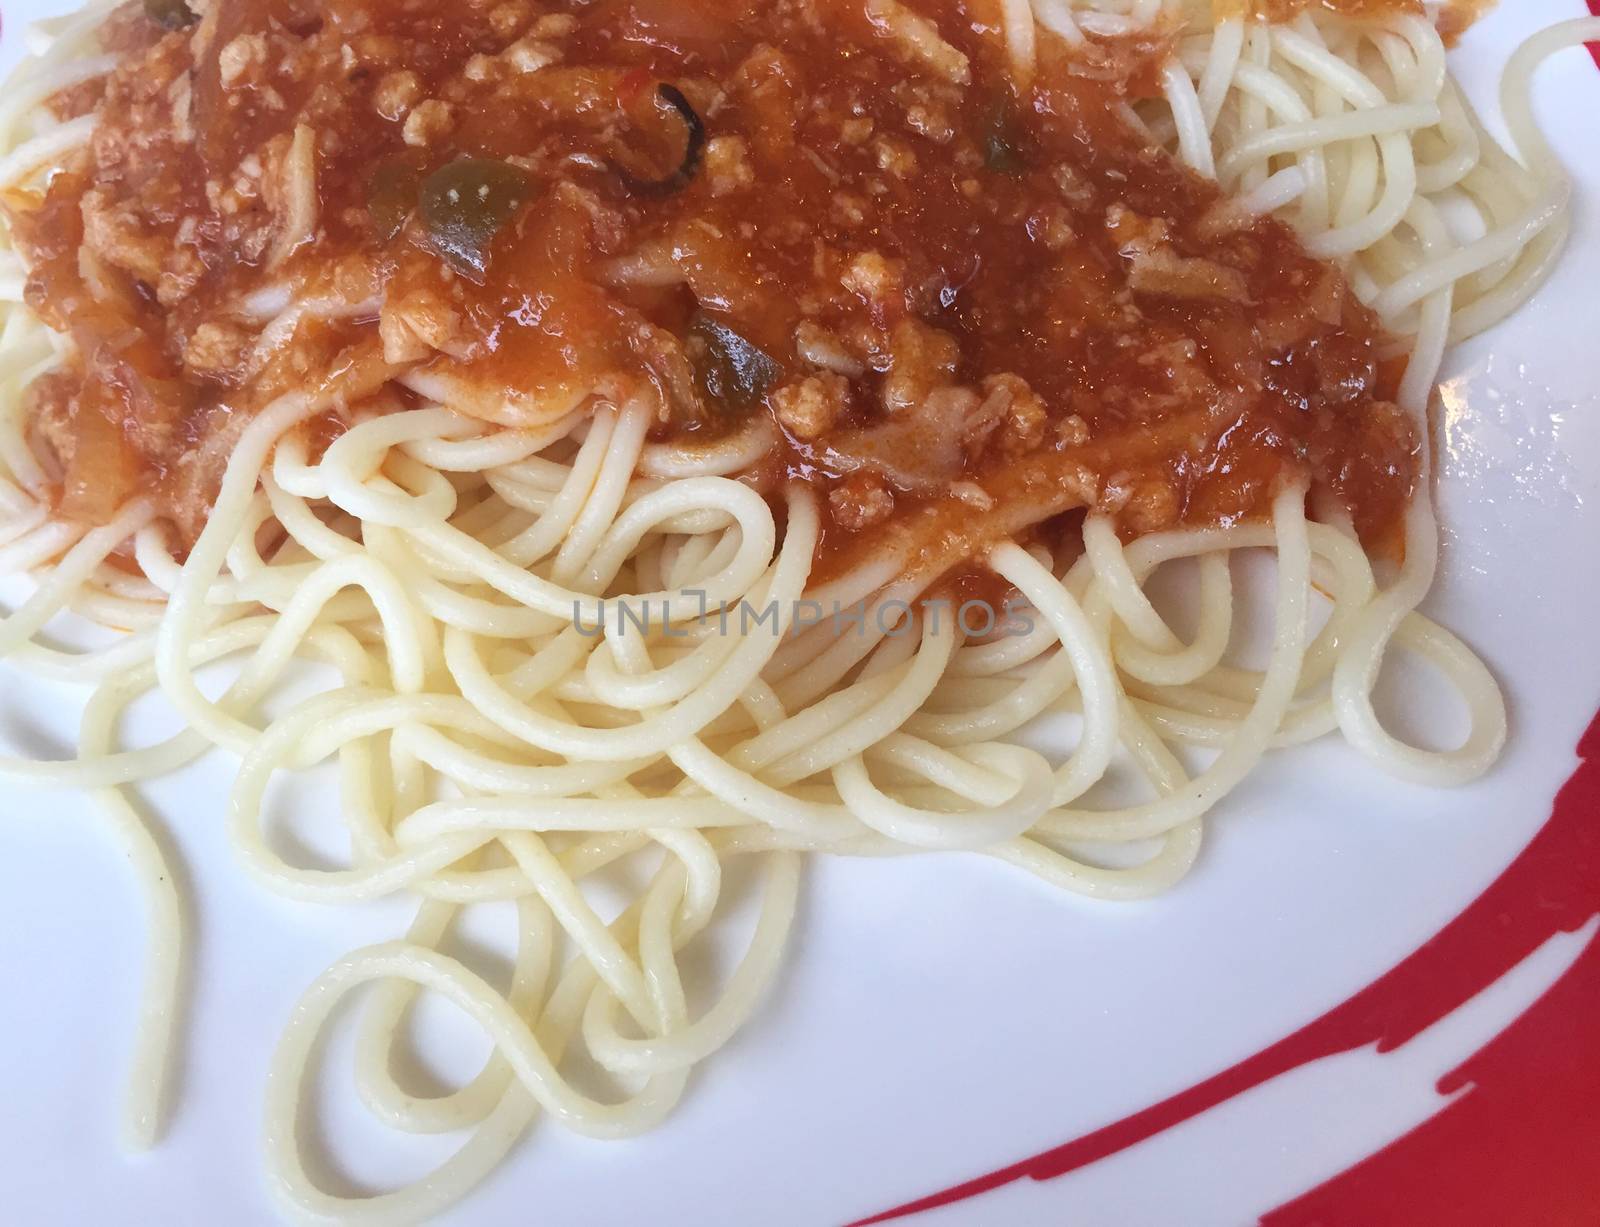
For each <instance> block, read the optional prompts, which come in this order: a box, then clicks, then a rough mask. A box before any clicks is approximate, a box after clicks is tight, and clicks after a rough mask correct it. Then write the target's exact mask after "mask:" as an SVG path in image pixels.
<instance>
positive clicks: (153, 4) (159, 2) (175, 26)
mask: <svg viewBox="0 0 1600 1227" xmlns="http://www.w3.org/2000/svg"><path fill="white" fill-rule="evenodd" d="M144 15H145V16H146V17H148V18H149V19H150V20H151V21H153V22H155V23H156V25H158V26H160V27H161V28H162V29H163V30H181V29H183V28H184V27H185V26H192V25H194V23H195V22H196V21H198V20H199V18H198V17H196V16H195V14H194V10H193V9H191V8H190V7H189V6H188V5H187V4H185V3H184V2H183V0H144Z"/></svg>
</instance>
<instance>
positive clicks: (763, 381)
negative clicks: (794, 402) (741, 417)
mask: <svg viewBox="0 0 1600 1227" xmlns="http://www.w3.org/2000/svg"><path fill="white" fill-rule="evenodd" d="M689 332H690V334H691V335H693V336H697V337H699V338H700V339H701V340H702V341H703V342H705V355H704V357H703V358H702V359H701V360H700V362H699V363H698V368H699V369H698V371H697V374H698V375H699V376H700V382H701V383H702V384H703V385H704V387H705V391H706V394H707V395H708V396H709V397H710V398H711V399H712V400H713V401H715V402H716V403H718V404H720V405H723V406H726V407H727V408H730V409H747V408H749V407H750V406H751V405H753V404H755V402H756V401H758V400H760V399H761V398H762V397H763V396H764V395H766V392H767V390H768V389H769V388H771V387H772V385H773V384H775V383H777V382H778V380H779V378H780V377H781V376H782V375H783V370H782V368H781V367H779V366H778V364H777V363H776V362H774V361H773V360H772V359H771V358H770V357H768V356H767V354H766V353H765V352H764V351H763V350H762V349H760V348H759V347H758V346H756V345H753V344H751V343H750V342H749V341H747V340H746V339H745V338H744V337H742V336H740V335H739V334H738V333H737V332H735V331H734V330H733V329H732V328H729V327H728V326H727V325H726V324H719V323H718V322H717V321H716V320H714V319H712V318H711V317H710V316H708V315H704V314H697V315H695V317H694V318H693V319H692V320H691V321H690V322H689Z"/></svg>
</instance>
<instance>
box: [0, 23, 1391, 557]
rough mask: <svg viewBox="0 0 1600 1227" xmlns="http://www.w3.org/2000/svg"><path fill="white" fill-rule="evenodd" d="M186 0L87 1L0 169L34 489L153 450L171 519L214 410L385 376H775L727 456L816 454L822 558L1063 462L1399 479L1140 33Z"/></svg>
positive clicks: (505, 416) (1117, 503) (1230, 485)
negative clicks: (59, 152)
mask: <svg viewBox="0 0 1600 1227" xmlns="http://www.w3.org/2000/svg"><path fill="white" fill-rule="evenodd" d="M1345 3H1346V4H1356V5H1361V4H1368V5H1370V4H1371V3H1372V0H1345ZM196 7H197V9H198V10H199V12H200V14H201V16H200V20H199V21H198V24H196V25H194V26H192V27H190V28H186V29H180V30H175V31H170V32H169V31H166V30H164V29H161V28H159V27H157V26H155V25H154V23H152V22H151V21H149V20H148V19H146V18H144V17H143V15H142V9H138V8H129V9H124V10H120V11H119V12H118V14H117V15H116V16H115V17H114V18H113V19H112V21H111V23H110V26H109V27H108V34H107V42H108V43H109V44H110V45H111V46H112V47H113V48H114V49H116V50H119V51H122V52H123V53H124V57H125V58H124V60H123V62H122V65H121V66H120V67H119V68H118V69H117V70H116V71H114V72H113V73H112V74H111V75H110V76H109V77H108V78H107V79H106V80H105V81H103V82H101V83H99V84H98V85H97V86H95V87H93V89H92V90H85V89H78V90H75V91H74V94H73V96H72V97H71V98H69V99H64V100H62V104H61V105H62V107H63V109H65V110H67V111H69V112H72V113H76V112H77V111H79V110H83V109H86V108H89V107H91V106H93V105H98V108H99V116H100V125H99V128H98V131H97V133H96V136H95V138H94V140H93V142H92V144H91V146H90V149H89V151H88V153H87V154H86V155H85V156H84V157H83V158H82V159H80V160H79V161H78V162H77V163H76V164H74V165H72V166H70V167H68V168H67V169H66V170H65V172H63V173H60V174H58V175H56V176H55V177H54V178H53V179H52V180H51V182H50V184H49V187H48V190H47V192H45V193H44V195H43V196H42V197H37V196H35V197H28V196H23V195H20V194H15V193H14V194H12V196H11V198H9V199H8V200H6V201H5V204H6V209H7V212H8V214H9V215H10V218H11V222H12V226H13V230H14V233H15V234H16V235H17V238H18V240H19V243H20V246H21V248H22V250H23V251H24V253H25V254H26V257H27V259H28V262H29V266H30V269H31V270H32V276H31V277H30V280H29V284H28V301H29V303H30V304H31V305H32V306H33V307H34V308H35V309H36V310H37V311H38V312H39V313H40V314H41V315H42V316H43V318H44V319H45V320H46V321H47V322H49V323H50V324H51V325H52V326H54V327H56V328H58V329H61V330H63V331H66V332H70V333H71V334H72V335H73V337H74V338H75V340H76V342H77V348H78V354H79V357H78V359H77V362H76V364H75V366H74V367H73V368H72V370H71V371H70V372H69V374H68V375H67V376H66V377H63V376H51V377H48V380H47V381H45V382H42V383H41V384H40V385H39V386H38V388H36V389H35V393H34V395H33V397H32V402H31V403H32V404H34V406H35V409H34V417H33V421H34V424H35V429H36V431H37V433H38V436H39V437H40V438H41V440H42V441H43V442H44V444H45V445H46V446H47V447H48V448H49V450H51V451H53V453H54V454H55V456H56V457H57V458H58V460H59V461H60V463H61V465H62V470H63V487H62V488H63V495H62V500H63V501H62V506H63V510H64V511H65V512H67V513H68V514H71V515H75V516H78V517H80V518H83V519H89V520H97V519H98V520H103V519H105V518H106V517H108V516H109V515H110V514H111V512H112V511H113V510H114V509H115V507H116V505H117V504H118V503H119V502H120V501H121V500H122V499H123V498H125V497H126V496H127V495H129V494H130V493H131V492H132V491H133V490H135V489H148V490H152V491H154V492H155V493H156V495H157V496H158V497H160V498H162V499H164V500H165V501H166V505H167V508H168V510H169V511H170V512H171V514H172V516H173V518H174V519H175V520H176V521H177V523H178V524H179V525H180V527H181V528H182V530H183V532H184V533H185V534H186V535H189V536H192V535H193V534H194V533H195V532H196V531H198V527H199V526H200V525H201V524H202V523H203V519H204V513H205V507H206V505H207V500H208V499H209V497H210V495H211V493H212V492H213V491H214V488H215V481H216V478H217V476H218V474H219V473H220V465H221V463H222V462H223V461H225V458H226V448H225V446H222V445H221V444H219V442H218V440H219V439H221V440H226V439H231V438H232V437H235V435H236V433H237V431H238V430H239V429H240V424H241V423H242V422H243V421H244V420H247V419H248V416H249V415H250V414H251V413H253V412H255V411H257V410H259V409H260V408H261V407H262V406H263V405H265V404H266V403H268V402H269V401H270V400H271V399H272V398H274V397H276V396H279V395H281V394H283V393H284V392H285V391H289V390H297V389H307V388H311V389H318V388H320V389H322V390H323V391H324V392H325V393H326V394H328V395H330V396H332V397H333V398H334V399H335V401H336V403H337V404H338V405H348V404H351V403H354V402H358V401H361V400H363V399H365V398H370V397H373V396H378V395H382V396H384V397H385V400H384V402H383V403H385V404H405V403H411V402H410V401H408V400H407V399H406V398H404V397H397V396H395V395H394V394H393V393H392V392H387V391H385V388H386V387H391V386H392V384H391V381H393V380H396V379H400V380H403V381H404V382H405V383H407V384H409V385H411V386H414V387H416V388H417V389H419V390H420V391H422V392H424V393H426V394H429V395H441V396H444V397H445V398H446V399H448V400H449V401H450V402H451V403H452V404H455V405H457V406H458V407H460V408H462V409H463V410H464V411H466V412H469V413H473V414H476V415H478V416H481V417H483V418H485V419H486V420H489V421H493V422H498V423H502V424H505V425H512V426H516V425H526V424H531V423H534V422H538V421H543V420H548V419H550V418H552V417H554V416H556V415H558V414H561V413H565V412H567V411H569V410H570V409H571V408H573V407H574V406H577V405H580V404H582V403H583V402H584V401H585V399H586V398H589V397H591V396H592V395H595V394H598V395H600V396H603V397H606V398H609V399H612V400H620V399H622V398H624V397H628V396H631V395H635V394H639V393H641V392H643V393H645V394H648V395H651V396H653V397H654V398H655V399H656V401H657V403H658V404H659V414H658V417H659V420H658V422H657V425H656V428H655V435H656V437H659V438H669V437H677V438H680V439H682V438H687V439H690V440H693V439H697V438H701V439H707V440H709V439H713V438H715V437H717V436H718V435H720V434H722V433H725V432H727V431H730V430H733V429H736V428H738V427H739V426H741V425H743V424H744V423H745V422H746V420H747V418H748V417H749V415H751V414H766V415H769V416H770V417H771V419H772V421H773V422H774V424H775V427H776V429H777V431H778V433H779V435H780V437H781V446H780V447H779V448H778V449H776V450H775V451H774V452H773V454H772V455H771V456H770V457H769V458H768V460H767V461H766V462H765V463H764V464H763V466H762V467H761V468H760V469H759V470H758V471H756V472H753V473H751V474H749V475H748V479H749V480H750V481H752V482H756V483H759V484H760V485H761V486H762V488H764V489H766V490H768V491H770V492H771V493H772V494H773V495H774V496H776V495H777V494H778V493H779V491H780V490H781V487H782V485H783V483H784V482H785V481H787V480H804V481H807V482H810V483H813V484H814V485H815V486H816V487H817V489H818V493H819V495H820V498H819V504H820V506H821V508H822V511H823V515H824V521H825V537H824V547H823V549H824V554H825V555H826V556H827V557H829V558H831V559H835V560H840V559H843V560H848V559H849V558H850V557H852V556H853V554H854V553H855V552H859V550H860V549H861V548H863V547H862V546H861V544H860V542H861V541H862V540H866V539H876V538H877V536H878V535H879V534H881V533H882V532H883V531H884V529H885V526H888V527H889V528H891V529H893V530H894V531H896V532H899V533H901V534H902V535H906V534H909V535H911V536H912V537H913V538H915V537H916V536H917V534H922V536H924V537H926V538H927V539H928V540H929V541H933V540H935V539H938V540H940V541H945V542H946V543H948V541H950V540H957V539H959V540H960V541H964V542H968V543H969V544H970V545H971V546H972V548H977V546H978V545H980V544H981V542H982V540H983V539H985V537H992V536H993V535H998V534H999V533H1001V532H1015V531H1019V530H1020V529H1021V528H1023V527H1026V526H1027V525H1028V524H1031V523H1034V522H1037V521H1041V520H1044V519H1046V518H1048V517H1051V516H1055V515H1057V514H1059V513H1061V512H1063V511H1065V510H1068V509H1070V508H1072V507H1074V506H1082V505H1084V504H1086V503H1087V504H1092V505H1097V506H1099V507H1101V508H1103V509H1105V510H1107V511H1109V512H1112V513H1114V514H1115V515H1116V516H1117V517H1118V519H1119V523H1120V525H1121V527H1122V529H1123V531H1124V532H1126V533H1128V534H1137V533H1143V532H1149V531H1153V530H1157V529H1161V528H1165V527H1170V526H1173V525H1179V524H1182V525H1198V524H1213V523H1225V522H1231V521H1233V520H1237V519H1239V518H1243V517H1249V516H1254V515H1258V514H1260V513H1261V512H1262V511H1263V510H1264V509H1265V508H1266V506H1267V505H1268V503H1269V501H1270V499H1271V497H1272V495H1273V494H1274V492H1275V491H1276V490H1277V489H1279V488H1280V486H1281V483H1282V482H1283V481H1285V480H1286V479H1288V478H1291V477H1298V476H1302V475H1303V476H1306V477H1309V478H1310V479H1311V480H1312V481H1313V482H1314V483H1316V484H1317V485H1318V486H1320V487H1322V488H1323V490H1324V491H1325V492H1327V493H1330V494H1331V495H1333V496H1334V497H1335V498H1337V499H1338V500H1340V501H1341V502H1343V503H1344V504H1345V505H1346V506H1348V507H1349V508H1350V510H1351V511H1352V513H1353V515H1354V518H1355V521H1356V524H1357V526H1358V527H1359V529H1360V530H1361V531H1362V533H1363V535H1364V536H1366V537H1367V538H1368V539H1369V540H1372V539H1375V538H1381V537H1383V535H1384V534H1386V533H1388V532H1390V531H1392V529H1393V528H1394V526H1395V524H1396V523H1397V521H1398V518H1399V515H1400V512H1401V511H1402V509H1403V508H1404V506H1405V505H1406V502H1407V500H1408V498H1409V496H1410V493H1411V490H1412V487H1413V484H1414V482H1415V480H1416V474H1417V440H1416V439H1415V437H1414V434H1413V432H1412V429H1411V426H1410V425H1409V423H1408V422H1407V421H1406V420H1405V419H1404V418H1403V417H1402V416H1401V415H1400V414H1399V413H1398V411H1397V410H1396V409H1395V407H1394V406H1393V405H1392V404H1391V403H1390V402H1389V401H1388V400H1387V399H1386V398H1385V395H1384V391H1383V390H1384V388H1385V387H1386V383H1387V381H1386V379H1385V373H1384V370H1383V364H1382V362H1381V361H1380V354H1381V353H1382V352H1383V351H1384V346H1385V340H1384V338H1383V337H1382V336H1381V335H1380V332H1379V329H1378V326H1377V324H1376V322H1375V320H1374V319H1373V317H1372V316H1371V315H1370V313H1368V312H1367V311H1366V310H1365V309H1364V308H1362V307H1361V306H1360V305H1359V304H1358V303H1357V302H1356V301H1355V300H1354V298H1353V297H1352V296H1351V294H1350V292H1349V290H1348V287H1347V286H1346V285H1345V283H1344V281H1343V279H1342V277H1341V276H1340V275H1339V273H1338V272H1337V271H1336V270H1335V269H1333V268H1331V267H1330V266H1327V265H1325V264H1323V263H1321V262H1319V261H1317V260H1315V259H1313V258H1311V257H1310V256H1308V255H1307V254H1306V252H1305V251H1304V250H1303V248H1302V247H1301V246H1300V245H1299V243H1298V242H1297V241H1296V239H1295V237H1294V236H1293V234H1292V233H1291V232H1290V231H1289V230H1287V229H1286V228H1284V227H1283V226H1280V225H1278V224H1276V223H1273V222H1260V223H1257V224H1254V225H1252V226H1250V227H1248V228H1245V229H1225V230H1223V231H1222V232H1220V233H1218V232H1215V227H1214V226H1212V225H1210V224H1209V223H1210V220H1211V217H1212V214H1213V211H1214V210H1215V208H1216V206H1217V205H1218V203H1219V193H1218V190H1217V188H1216V187H1215V186H1214V185H1213V184H1211V183H1209V182H1207V181H1204V180H1202V179H1200V178H1198V177H1197V176H1195V175H1193V174H1191V173H1189V172H1188V171H1186V170H1184V169H1183V168H1181V167H1180V166H1179V165H1177V164H1176V163H1175V162H1174V161H1173V160H1172V159H1171V158H1169V157H1168V156H1166V155H1165V154H1163V153H1161V152H1159V151H1157V150H1153V149H1151V148H1148V147H1146V146H1145V145H1144V144H1143V143H1142V142H1141V140H1140V139H1139V138H1138V137H1137V136H1136V135H1135V134H1134V133H1133V132H1132V131H1131V130H1130V129H1128V128H1127V127H1126V126H1124V125H1123V123H1122V122H1121V121H1120V120H1119V119H1118V118H1117V117H1116V110H1117V107H1118V106H1119V105H1120V104H1121V103H1123V102H1125V101H1128V100H1130V99H1136V98H1138V97H1141V96H1145V95H1148V94H1151V93H1154V92H1155V90H1156V69H1157V67H1158V65H1159V63H1160V61H1161V59H1162V58H1163V56H1164V55H1165V54H1166V52H1167V50H1168V49H1167V47H1166V46H1165V44H1164V43H1163V42H1162V41H1161V40H1160V38H1159V37H1156V36H1151V37H1150V38H1147V39H1144V40H1126V39H1125V40H1121V41H1106V40H1091V41H1090V42H1089V44H1088V45H1087V47H1085V48H1084V49H1081V50H1078V51H1074V52H1072V53H1070V54H1069V53H1068V52H1067V50H1066V49H1065V48H1064V47H1062V46H1060V45H1058V44H1055V43H1054V42H1053V41H1052V40H1050V39H1048V38H1046V39H1045V40H1044V42H1043V44H1042V45H1041V57H1040V58H1041V63H1040V67H1039V71H1038V72H1037V74H1036V76H1035V78H1034V80H1033V82H1032V84H1031V85H1030V87H1029V88H1028V89H1027V90H1025V91H1023V92H1020V93H1019V92H1018V90H1017V89H1016V88H1015V87H1014V86H1013V84H1012V83H1011V78H1010V76H1009V74H1008V73H1007V71H1006V60H1005V50H1004V43H1003V40H1002V38H1001V33H1000V31H1001V26H1000V21H999V13H998V7H997V4H996V3H995V2H994V0H595V2H592V3H583V4H580V3H576V2H570V3H548V2H547V3H536V2H533V0H497V2H485V3H466V4H459V3H458V4H451V5H448V6H447V5H444V4H443V3H440V2H439V0H409V2H406V0H332V2H330V3H324V4H317V5H312V4H310V3H309V0H304V2H303V0H237V2H236V0H211V3H209V4H206V5H201V6H196ZM908 30H911V31H913V32H914V33H915V37H913V36H911V35H908V33H907V31H908ZM463 159H470V160H471V161H463ZM463 185H465V186H463ZM463 192H465V194H466V199H465V202H463ZM307 303H312V304H314V309H312V310H309V311H302V312H301V313H300V315H299V316H297V317H296V316H291V315H286V314H285V311H286V309H292V308H293V306H294V305H296V304H298V305H300V306H301V307H303V306H304V305H305V304H307ZM296 321H298V322H296ZM957 527H959V532H957V531H956V529H957ZM953 533H954V536H952V534H953ZM941 548H943V547H941ZM935 552H937V551H935ZM945 552H946V553H948V550H946V551H945Z"/></svg>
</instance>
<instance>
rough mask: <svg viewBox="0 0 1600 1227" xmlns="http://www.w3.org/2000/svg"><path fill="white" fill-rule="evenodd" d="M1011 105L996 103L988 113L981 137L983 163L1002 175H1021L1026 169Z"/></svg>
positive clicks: (1026, 164)
mask: <svg viewBox="0 0 1600 1227" xmlns="http://www.w3.org/2000/svg"><path fill="white" fill-rule="evenodd" d="M1020 146H1021V141H1020V139H1019V138H1018V136H1017V133H1016V127H1015V124H1014V122H1013V118H1012V113H1011V107H1010V106H1009V105H1007V104H1006V103H1004V102H1001V103H998V104H996V105H995V107H994V108H993V109H992V110H991V111H990V113H989V122H988V124H987V126H986V129H985V132H984V137H983V164H984V165H985V166H987V167H988V168H989V169H990V170H992V171H996V172H998V173H999V174H1002V175H1013V176H1015V175H1021V174H1023V173H1024V172H1025V171H1026V170H1027V169H1028V163H1027V160H1026V159H1025V158H1024V157H1023V156H1022V149H1021V147H1020Z"/></svg>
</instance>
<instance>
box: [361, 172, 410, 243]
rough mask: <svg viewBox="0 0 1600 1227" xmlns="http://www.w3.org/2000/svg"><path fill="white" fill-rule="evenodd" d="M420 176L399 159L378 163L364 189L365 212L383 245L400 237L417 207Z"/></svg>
mask: <svg viewBox="0 0 1600 1227" xmlns="http://www.w3.org/2000/svg"><path fill="white" fill-rule="evenodd" d="M421 188H422V172H421V171H420V170H418V169H417V168H416V167H415V166H413V165H412V164H411V163H409V162H407V161H405V160H404V159H403V158H390V159H388V160H387V161H384V162H380V163H378V168H377V169H376V170H375V171H373V173H372V183H371V186H370V187H369V188H368V189H367V212H368V213H369V214H370V215H371V217H372V226H373V229H374V230H375V231H376V232H377V235H378V237H379V238H380V239H382V240H383V241H384V242H385V243H387V242H388V241H389V240H390V239H392V238H394V236H395V235H397V234H399V233H400V230H401V228H402V227H403V226H404V225H405V224H406V219H407V218H409V217H410V216H411V214H412V212H413V211H414V210H415V209H416V207H417V196H418V194H419V192H420V190H421Z"/></svg>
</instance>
